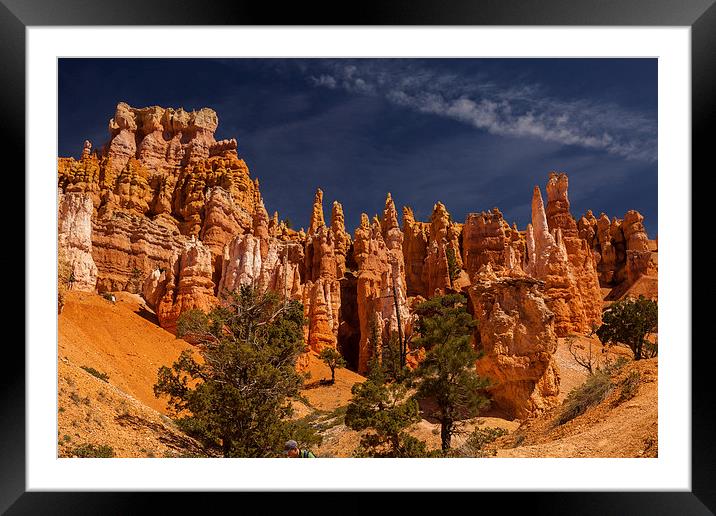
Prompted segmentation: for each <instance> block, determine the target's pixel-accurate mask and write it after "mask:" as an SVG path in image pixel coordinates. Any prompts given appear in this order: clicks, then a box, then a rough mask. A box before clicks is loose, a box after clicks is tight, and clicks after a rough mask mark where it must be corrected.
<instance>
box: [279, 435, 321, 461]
mask: <svg viewBox="0 0 716 516" xmlns="http://www.w3.org/2000/svg"><path fill="white" fill-rule="evenodd" d="M284 451H285V453H286V455H288V456H289V457H291V458H295V457H298V458H299V459H315V458H316V456H315V455H314V454H313V452H312V451H310V450H302V449H300V448H299V447H298V443H297V442H296V441H294V440H293V439H291V440H290V441H286V446H284Z"/></svg>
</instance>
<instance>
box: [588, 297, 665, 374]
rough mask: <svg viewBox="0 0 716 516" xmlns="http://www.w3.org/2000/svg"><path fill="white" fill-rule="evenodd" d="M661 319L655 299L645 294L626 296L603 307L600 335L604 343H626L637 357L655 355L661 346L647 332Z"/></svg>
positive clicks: (656, 326)
mask: <svg viewBox="0 0 716 516" xmlns="http://www.w3.org/2000/svg"><path fill="white" fill-rule="evenodd" d="M658 322H659V308H658V306H657V304H656V301H652V300H651V299H646V298H645V297H644V296H639V299H624V300H622V301H617V302H616V303H613V304H612V305H610V306H609V307H608V308H607V309H606V310H605V311H604V314H603V315H602V325H601V326H600V327H599V329H598V330H597V337H599V340H600V341H601V342H602V344H617V343H621V344H626V345H627V346H629V348H630V349H631V350H632V352H633V353H634V360H640V359H642V358H653V357H655V356H656V355H657V353H658V348H657V345H656V344H652V343H651V342H649V341H648V340H647V339H646V336H647V334H649V333H654V332H656V331H657V328H658Z"/></svg>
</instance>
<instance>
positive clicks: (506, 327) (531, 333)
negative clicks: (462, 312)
mask: <svg viewBox="0 0 716 516" xmlns="http://www.w3.org/2000/svg"><path fill="white" fill-rule="evenodd" d="M543 286H544V283H543V282H541V281H539V280H535V279H534V278H530V277H527V276H523V277H516V278H511V277H498V276H497V275H495V274H493V273H492V272H491V271H489V270H487V271H483V273H481V274H480V275H478V276H477V277H476V278H475V284H474V285H473V286H471V287H470V288H469V290H468V292H469V294H470V299H471V301H472V305H473V307H474V310H475V318H476V319H477V320H478V323H479V325H478V332H477V337H476V341H477V346H478V349H480V350H482V351H483V352H484V355H483V357H482V358H480V359H479V360H478V361H477V372H478V374H480V375H482V376H486V377H489V378H491V379H492V381H493V384H492V386H491V387H489V389H488V392H490V394H491V395H492V397H493V400H494V402H495V403H496V404H497V405H498V406H499V407H500V408H502V409H503V410H506V411H507V412H508V413H509V414H511V415H512V416H514V417H517V418H520V419H523V418H527V417H532V416H535V415H538V414H539V413H540V412H542V411H544V410H545V409H548V408H550V407H552V406H554V405H556V404H557V395H558V394H559V371H558V369H557V365H556V362H555V360H554V359H553V354H554V352H555V351H556V350H557V336H556V334H555V331H554V314H553V313H552V312H551V311H550V310H549V308H548V307H547V303H546V302H545V298H544V294H543V293H542V287H543Z"/></svg>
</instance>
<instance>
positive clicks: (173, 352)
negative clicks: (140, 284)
mask: <svg viewBox="0 0 716 516" xmlns="http://www.w3.org/2000/svg"><path fill="white" fill-rule="evenodd" d="M116 298H117V302H116V303H115V304H113V303H112V302H111V301H108V300H106V299H104V298H103V297H102V296H100V295H98V294H93V293H87V292H70V293H69V294H68V295H67V299H66V301H65V306H64V308H63V310H62V313H61V314H60V316H59V319H58V333H59V339H58V340H59V342H58V356H59V357H60V358H66V359H68V360H69V363H70V364H73V365H75V366H77V367H81V366H87V367H92V368H94V369H96V370H97V371H99V372H102V373H105V374H107V375H109V383H110V384H112V385H114V386H116V387H117V388H119V389H121V390H122V391H124V392H126V393H127V394H130V395H131V396H133V397H135V398H136V399H137V400H139V401H141V402H142V403H143V404H145V405H147V406H148V407H151V408H152V409H154V410H158V411H161V412H163V411H164V409H165V408H166V401H165V399H161V400H159V399H157V398H155V397H154V393H153V392H152V386H153V385H154V383H155V382H156V379H157V370H158V369H159V367H161V366H163V365H171V364H172V363H173V362H174V360H176V358H177V357H178V356H179V354H180V353H181V352H182V351H183V350H184V349H188V348H190V347H191V346H190V345H189V344H188V343H187V342H185V341H184V340H181V339H177V338H176V337H175V336H174V335H172V334H171V333H169V332H167V331H166V330H164V329H162V328H160V327H159V326H158V325H157V324H156V322H153V321H152V319H154V314H152V313H151V312H149V311H147V310H146V309H143V308H142V307H143V306H144V304H143V303H142V301H141V300H140V298H139V296H136V295H134V294H128V293H126V292H118V293H117V294H116Z"/></svg>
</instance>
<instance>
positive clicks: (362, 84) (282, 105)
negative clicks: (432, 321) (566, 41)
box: [58, 59, 658, 238]
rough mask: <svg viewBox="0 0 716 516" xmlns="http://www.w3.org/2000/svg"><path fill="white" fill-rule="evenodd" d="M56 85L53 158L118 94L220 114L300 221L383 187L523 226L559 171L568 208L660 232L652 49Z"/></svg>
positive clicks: (331, 63)
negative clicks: (317, 205) (566, 181)
mask: <svg viewBox="0 0 716 516" xmlns="http://www.w3.org/2000/svg"><path fill="white" fill-rule="evenodd" d="M58 88H59V122H58V123H59V142H58V145H59V155H60V156H75V157H78V156H79V154H80V152H81V149H82V142H83V141H84V140H85V139H90V140H91V141H92V142H93V144H94V145H95V147H99V146H101V145H102V144H103V143H104V142H105V141H106V140H107V137H108V133H107V123H108V121H109V119H110V118H111V117H112V116H113V114H114V107H115V106H116V104H117V103H118V102H120V101H124V102H127V103H129V104H130V105H132V106H135V107H143V106H149V105H160V106H164V107H169V106H171V107H183V108H184V109H187V110H191V109H198V108H201V107H210V108H212V109H214V110H216V111H217V113H218V115H219V127H218V129H217V133H216V137H217V139H222V138H236V139H237V140H238V144H239V155H240V156H241V157H242V158H244V159H245V160H246V162H247V164H248V166H249V168H250V170H251V174H252V176H253V177H258V178H259V180H260V182H261V192H262V194H263V196H264V200H265V203H266V208H267V209H268V211H269V213H273V211H274V210H277V211H278V212H279V215H280V216H281V218H286V217H287V218H289V219H291V221H292V222H293V225H294V227H296V228H298V227H301V226H303V227H308V221H309V218H310V213H311V203H312V201H313V194H314V192H315V190H316V188H317V187H320V188H321V189H322V190H323V191H324V209H325V212H326V216H327V217H329V216H330V206H331V204H332V202H333V201H334V200H338V201H340V202H341V203H342V204H343V207H344V210H345V216H346V225H347V226H348V230H349V231H350V232H352V231H353V230H354V228H355V227H356V225H357V224H358V223H359V221H360V214H361V212H366V213H368V214H369V215H373V214H375V213H380V212H382V208H383V205H384V202H385V196H386V193H387V192H391V194H392V196H393V198H394V199H395V201H396V204H397V205H398V209H400V208H401V207H402V206H404V205H409V206H411V207H412V208H413V209H414V211H415V214H416V217H417V218H419V219H421V220H427V218H428V217H429V215H430V213H431V211H432V207H433V205H434V203H435V202H436V201H442V202H443V203H444V204H445V205H446V206H447V208H448V211H450V213H451V215H452V216H453V218H454V219H455V220H457V221H463V220H464V219H465V216H466V214H467V213H470V212H479V211H483V210H488V209H491V208H493V207H495V206H497V207H499V208H500V210H501V211H502V212H503V214H504V215H505V218H506V219H507V220H508V221H509V222H510V223H512V222H516V223H517V224H518V227H519V228H520V229H524V227H525V226H526V225H527V223H528V222H529V221H530V201H531V197H532V188H533V187H534V186H535V185H539V186H540V187H541V188H542V191H543V194H544V185H545V183H546V181H547V177H548V174H549V171H550V170H558V171H563V172H566V173H567V174H568V175H569V178H570V192H569V193H570V201H571V204H572V214H573V215H574V216H575V217H577V218H578V217H579V216H581V215H582V214H583V213H584V212H585V211H586V210H587V209H591V210H592V211H593V212H594V213H595V215H597V216H598V215H599V213H600V212H602V211H603V212H605V213H606V214H607V215H609V216H610V217H613V216H617V217H620V218H621V217H623V216H624V213H625V212H626V211H627V210H629V209H636V210H639V211H640V212H641V213H642V214H643V215H644V216H645V226H646V228H647V232H648V234H649V237H650V238H654V237H655V236H656V232H657V161H656V157H657V139H656V137H657V95H658V90H657V60H656V59H191V60H189V59H60V61H59V84H58Z"/></svg>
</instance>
